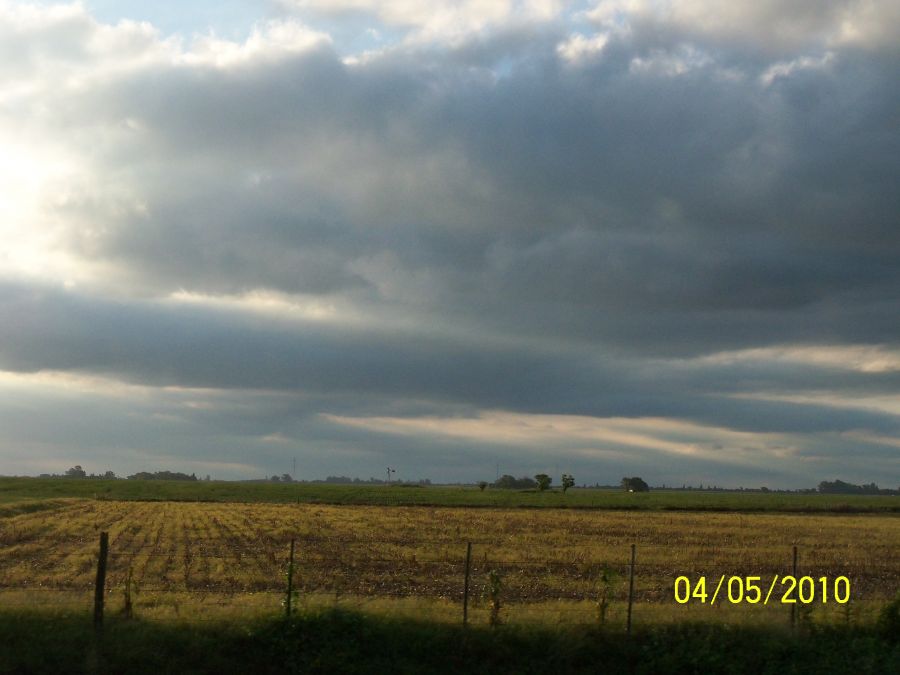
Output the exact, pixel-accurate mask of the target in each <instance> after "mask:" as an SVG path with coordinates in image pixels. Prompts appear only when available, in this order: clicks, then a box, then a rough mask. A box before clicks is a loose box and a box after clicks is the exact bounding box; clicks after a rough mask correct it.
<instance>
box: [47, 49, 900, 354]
mask: <svg viewBox="0 0 900 675" xmlns="http://www.w3.org/2000/svg"><path fill="white" fill-rule="evenodd" d="M497 39H498V40H499V39H500V38H499V37H498V38H497ZM660 39H661V45H662V47H661V46H660V44H647V43H646V42H640V41H636V40H633V39H629V38H628V37H625V36H618V37H617V36H613V37H612V38H611V40H610V43H609V44H608V45H607V46H606V48H605V49H604V51H603V55H602V57H596V58H594V59H593V60H591V59H588V60H586V61H585V62H583V63H577V64H568V63H565V62H564V61H563V60H562V59H561V58H560V56H559V55H558V54H557V52H556V51H555V48H554V47H553V44H554V43H553V41H552V40H549V39H547V40H536V41H521V42H516V41H515V40H514V39H513V38H512V37H510V36H509V35H504V36H503V41H502V42H501V46H502V49H500V48H498V49H499V51H498V52H497V53H496V54H494V53H493V52H490V50H488V52H487V53H488V54H491V55H492V56H491V58H493V59H494V63H490V61H489V60H488V61H487V62H486V59H487V57H485V55H484V50H485V49H487V48H486V47H484V48H483V49H481V51H478V50H475V52H473V51H472V47H471V46H470V45H468V44H467V45H463V46H462V47H460V48H459V49H456V50H449V51H448V50H446V49H443V50H434V49H424V48H423V49H422V50H421V51H419V52H413V53H408V52H391V53H389V54H388V55H385V56H382V57H375V58H373V59H372V60H371V61H370V62H365V63H364V64H361V65H355V66H347V65H345V64H343V63H342V62H341V61H340V60H339V59H338V57H337V55H336V54H335V53H334V52H333V51H332V50H331V49H330V48H329V47H327V46H323V47H320V48H317V49H314V50H311V51H309V52H306V53H303V54H300V55H297V56H291V57H285V58H281V59H278V60H276V61H275V62H272V61H268V60H260V61H258V62H251V63H248V64H247V65H245V66H242V67H236V68H231V69H217V68H212V67H197V68H183V67H182V68H174V69H173V68H170V67H167V66H157V67H155V68H151V69H149V70H145V71H139V72H138V73H135V74H129V75H128V76H127V77H123V78H114V79H112V80H111V81H110V82H109V83H107V84H105V85H103V86H101V87H100V89H99V90H98V91H94V90H91V91H90V92H88V93H87V94H86V95H85V97H83V98H81V97H75V98H74V105H73V100H70V101H69V104H70V109H71V112H70V118H69V124H70V125H72V126H74V127H75V128H78V127H80V126H83V125H85V124H86V123H87V120H90V121H91V123H92V124H98V123H99V124H100V125H101V126H102V127H103V128H107V127H111V126H115V125H116V124H119V123H120V122H121V121H122V120H131V121H132V122H133V123H134V124H135V125H136V127H137V128H138V129H139V131H136V132H134V133H132V134H124V132H123V135H122V137H121V139H120V141H121V142H120V143H117V144H116V145H115V146H110V150H109V152H111V153H113V154H112V155H110V156H106V155H105V154H104V152H103V151H100V152H96V153H90V156H91V158H92V161H93V164H94V166H95V168H96V170H97V171H98V173H104V172H105V171H106V169H107V168H108V165H110V164H113V163H115V166H116V173H117V174H118V175H119V176H120V179H121V180H123V181H125V182H126V183H127V184H128V185H130V186H132V188H131V189H133V190H136V191H137V198H138V200H139V201H140V202H141V203H142V204H143V205H144V207H143V208H141V209H135V210H134V211H133V212H132V213H130V214H129V213H128V212H127V209H126V212H125V213H123V211H122V209H121V208H119V207H121V204H119V203H118V202H116V203H112V204H108V205H107V204H104V199H103V197H102V196H101V197H100V198H99V199H98V200H91V199H85V200H84V201H83V202H82V201H79V200H78V199H77V198H75V199H71V200H70V201H69V202H68V203H67V205H66V206H65V207H64V208H63V212H62V215H63V217H65V218H67V219H69V220H70V221H71V222H75V223H80V224H81V225H80V226H79V227H76V228H73V229H72V230H71V231H70V242H71V244H72V245H73V246H74V248H75V250H77V251H80V252H81V253H82V254H83V255H84V256H85V257H86V258H87V259H90V260H95V261H104V262H106V263H113V264H114V265H115V266H117V267H118V268H119V270H120V274H121V275H123V278H127V279H128V281H127V283H130V284H136V285H137V286H138V287H140V288H143V290H144V292H154V291H155V292H162V293H166V292H170V291H172V290H177V289H182V288H183V289H188V290H192V291H198V292H212V293H221V292H226V293H229V292H231V293H233V292H241V291H245V290H248V289H255V288H275V289H280V290H285V291H288V292H304V293H315V294H332V295H335V294H336V295H342V296H345V297H348V298H351V299H353V300H354V301H356V302H365V303H376V304H378V303H383V304H384V305H385V306H395V307H396V306H399V307H401V308H402V309H403V311H405V312H408V313H409V314H410V315H411V316H422V317H433V315H435V314H440V315H443V316H453V315H457V316H459V317H460V318H466V319H468V320H470V321H471V322H472V323H473V324H474V325H475V328H474V329H475V330H477V326H478V325H482V324H491V325H492V326H493V327H494V328H497V329H499V330H501V331H502V330H514V331H516V332H517V334H520V333H521V332H522V331H526V332H529V333H533V334H547V333H551V332H552V333H553V334H554V335H557V336H558V337H561V338H564V339H565V338H566V337H572V338H575V339H583V338H584V337H586V336H590V335H591V334H594V335H596V336H597V337H599V338H600V339H602V340H603V341H605V342H607V343H610V344H612V345H616V344H618V345H620V346H627V345H634V344H639V345H641V346H642V348H644V349H648V350H650V351H660V352H664V351H666V350H667V349H668V346H667V345H666V344H663V343H664V342H665V341H666V340H667V338H665V337H663V336H666V335H670V334H671V335H673V336H674V339H675V340H678V341H680V342H681V343H682V344H690V345H691V346H692V347H691V348H692V349H694V350H695V351H696V352H697V353H702V352H703V351H705V350H708V349H717V348H735V347H740V346H750V345H754V344H758V343H759V341H760V340H762V341H764V342H765V343H778V342H781V341H787V340H810V339H814V335H815V331H825V333H826V334H829V335H833V336H834V337H835V339H837V340H838V341H844V340H847V341H850V338H849V336H847V337H845V334H848V333H852V334H853V335H854V336H856V337H855V338H854V339H857V340H862V341H867V342H873V343H884V342H894V341H896V338H897V335H898V333H897V331H896V326H895V325H894V324H893V323H892V322H890V321H888V322H887V323H888V324H889V325H885V318H884V316H883V314H882V312H881V309H880V306H881V305H882V304H883V303H884V302H889V301H892V300H894V299H895V298H896V297H898V295H900V266H898V265H897V264H896V262H895V260H896V255H897V254H898V253H900V234H898V233H900V228H898V227H897V216H896V214H897V213H898V212H900V198H898V196H897V191H896V190H894V189H893V177H894V176H896V175H898V174H900V159H898V158H900V152H898V150H900V147H898V134H896V124H897V123H896V110H897V109H898V105H900V94H898V86H897V79H896V77H895V70H896V69H895V68H894V67H893V65H892V63H893V61H892V60H891V59H890V58H888V57H887V56H885V55H884V54H882V53H880V52H874V53H872V52H859V51H853V50H849V49H848V50H844V51H841V52H839V53H837V54H836V55H832V56H831V57H830V58H828V59H824V57H823V59H824V60H823V61H822V63H821V64H815V63H814V64H813V65H812V66H808V67H799V66H798V67H796V68H795V70H791V71H789V72H786V73H784V74H782V75H775V76H772V77H771V78H770V79H771V81H767V82H763V79H764V75H765V73H766V70H767V68H768V67H769V66H770V65H771V64H763V65H760V64H758V63H755V62H752V61H751V62H747V63H737V64H730V66H729V67H730V68H731V69H732V70H733V71H734V72H732V71H727V72H726V71H724V70H723V67H722V65H721V64H720V63H718V62H717V60H716V58H717V57H716V55H715V54H711V55H704V57H703V59H700V60H699V61H698V63H692V62H691V59H694V60H697V59H698V58H699V57H697V56H696V55H693V56H692V55H691V53H688V54H687V55H685V54H684V53H683V50H682V51H679V48H678V47H677V45H676V46H673V47H671V51H669V52H663V53H662V55H660V53H659V49H661V48H665V47H666V45H665V40H663V39H662V38H660ZM486 41H487V42H489V40H487V39H484V38H483V39H481V40H480V42H481V43H484V42H486ZM654 50H656V51H654ZM473 54H474V55H473ZM503 54H506V55H509V56H510V57H511V58H512V59H513V60H512V61H511V65H509V66H504V67H503V72H502V74H501V75H499V76H498V75H496V74H495V73H494V71H492V70H491V68H489V67H488V65H490V66H493V67H498V66H497V63H498V62H499V61H501V60H502V59H501V56H502V55H503ZM667 58H668V59H675V60H676V61H677V60H678V59H681V60H683V61H685V63H686V65H683V67H684V68H685V69H686V70H685V72H684V73H682V74H678V75H673V74H672V73H671V72H668V71H666V70H665V68H664V67H663V66H665V63H663V65H660V66H658V67H656V66H653V59H657V60H662V61H664V62H665V59H667ZM636 59H638V60H640V59H643V60H644V61H645V62H646V63H647V64H650V65H645V67H636V66H635V63H637V61H636ZM660 68H662V70H660ZM123 152H125V153H127V156H126V157H125V160H126V161H124V162H123V157H122V153H123ZM98 221H99V222H100V223H102V227H96V223H97V222H98ZM86 223H93V224H94V225H95V227H88V226H87V225H86ZM88 231H89V232H90V235H89V236H87V235H86V232H88ZM384 256H389V260H385V259H384ZM388 282H390V283H388ZM851 296H852V297H853V298H854V300H853V303H852V306H851V305H850V304H849V303H847V302H845V299H846V298H847V297H851ZM838 307H839V308H840V309H838V312H840V314H839V315H836V314H835V313H834V312H835V308H838ZM640 312H649V313H652V316H651V317H650V318H648V317H647V316H646V315H645V316H640V315H638V316H635V314H636V313H640ZM850 314H853V317H852V318H851V317H850ZM426 320H430V318H429V319H426ZM635 322H637V323H640V324H646V325H641V326H640V328H639V329H633V328H632V327H631V326H632V324H634V323H635ZM711 325H715V326H718V328H717V329H713V330H711V329H710V327H711ZM804 326H808V327H809V328H808V329H804ZM637 330H639V331H640V332H642V333H643V334H644V335H646V336H652V337H651V338H649V339H648V340H644V341H642V340H641V339H640V338H639V337H637V338H636V336H635V335H634V333H635V332H636V331H637ZM635 340H636V342H635ZM654 342H655V343H656V344H653V343H654Z"/></svg>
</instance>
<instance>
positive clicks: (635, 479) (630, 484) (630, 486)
mask: <svg viewBox="0 0 900 675" xmlns="http://www.w3.org/2000/svg"><path fill="white" fill-rule="evenodd" d="M622 489H623V490H627V491H628V492H649V490H650V486H649V485H647V483H646V482H645V481H644V479H643V478H641V477H640V476H632V477H631V478H623V479H622Z"/></svg>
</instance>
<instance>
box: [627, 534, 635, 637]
mask: <svg viewBox="0 0 900 675" xmlns="http://www.w3.org/2000/svg"><path fill="white" fill-rule="evenodd" d="M633 602H634V544H632V545H631V570H630V572H629V575H628V622H627V624H626V628H625V632H626V633H628V635H631V605H632V603H633Z"/></svg>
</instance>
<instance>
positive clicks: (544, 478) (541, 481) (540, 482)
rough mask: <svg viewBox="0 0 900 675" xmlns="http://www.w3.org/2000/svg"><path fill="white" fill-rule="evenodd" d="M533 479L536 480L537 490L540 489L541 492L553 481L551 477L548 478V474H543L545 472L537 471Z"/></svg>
mask: <svg viewBox="0 0 900 675" xmlns="http://www.w3.org/2000/svg"><path fill="white" fill-rule="evenodd" d="M534 479H535V480H536V481H537V487H538V490H540V491H541V492H543V491H544V490H546V489H547V488H549V487H550V483H551V482H552V481H553V479H552V478H550V476H548V475H547V474H545V473H539V474H537V475H536V476H535V477H534Z"/></svg>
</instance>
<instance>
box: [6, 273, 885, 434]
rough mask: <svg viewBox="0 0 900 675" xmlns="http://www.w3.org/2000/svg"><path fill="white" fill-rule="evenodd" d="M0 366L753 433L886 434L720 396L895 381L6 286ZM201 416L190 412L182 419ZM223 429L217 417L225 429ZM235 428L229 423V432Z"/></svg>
mask: <svg viewBox="0 0 900 675" xmlns="http://www.w3.org/2000/svg"><path fill="white" fill-rule="evenodd" d="M0 310H2V313H3V314H4V315H5V316H7V317H14V318H15V320H13V321H7V322H4V324H3V325H2V326H0V345H2V346H0V367H2V368H3V369H5V370H9V371H18V372H36V371H43V370H49V371H73V372H82V373H99V374H104V375H106V376H111V377H114V378H121V379H124V380H127V381H130V382H135V383H142V384H152V385H155V386H179V387H190V388H212V389H236V390H271V391H282V392H293V393H295V394H302V395H303V397H305V398H301V399H298V400H297V405H298V406H300V407H299V408H297V409H294V410H292V411H287V410H284V409H282V408H277V412H274V413H273V414H274V415H275V416H276V417H278V418H284V417H290V416H291V415H303V414H306V415H308V414H310V412H314V411H322V410H328V411H330V412H332V413H344V414H367V415H378V414H380V415H398V414H402V415H413V416H415V415H417V414H423V413H430V414H444V415H446V414H448V412H451V411H455V412H456V413H457V414H466V413H469V414H471V413H472V412H473V411H477V410H480V409H504V410H511V411H518V412H523V413H568V414H580V415H591V416H598V417H617V416H622V417H637V416H651V417H653V416H656V417H672V418H677V419H686V420H691V421H694V422H699V423H703V424H708V425H712V426H716V425H719V426H726V427H730V428H734V429H738V430H747V431H765V432H814V431H842V430H847V429H857V428H867V429H871V430H874V431H878V432H880V433H893V432H895V431H897V430H898V428H900V425H898V420H897V418H896V417H894V416H892V415H888V414H883V413H875V412H870V411H864V410H835V409H833V408H831V407H828V406H822V405H811V404H790V403H784V402H777V403H775V402H769V401H760V400H740V399H734V398H727V396H728V395H732V394H736V393H737V394H748V393H754V392H769V393H770V392H772V391H773V390H774V391H778V390H782V389H788V390H793V391H801V392H802V391H805V390H808V391H818V390H821V389H822V388H823V387H828V388H829V389H830V390H832V391H834V392H844V393H846V394H851V395H852V394H853V393H854V392H859V391H865V392H866V393H869V394H872V393H877V392H879V391H881V392H891V391H896V390H897V388H898V387H900V372H897V371H894V372H886V373H858V372H852V371H849V372H848V371H843V370H840V369H832V370H829V369H827V368H826V369H823V368H821V367H810V366H803V365H798V364H794V365H789V366H783V365H782V366H776V365H772V366H767V365H765V364H763V365H753V364H741V363H737V364H720V365H704V364H699V365H697V364H691V363H685V362H677V361H676V362H666V361H656V362H642V361H640V360H624V361H621V360H620V361H613V360H611V359H606V358H603V357H598V356H597V355H594V354H591V353H590V352H589V351H580V350H579V351H569V352H566V351H557V350H553V349H547V348H535V347H528V346H526V345H515V344H511V343H494V344H489V343H486V342H485V341H483V340H480V339H477V337H476V338H475V339H473V338H470V337H465V336H461V337H460V336H457V337H451V336H438V335H435V334H434V333H429V332H428V331H425V330H416V329H403V328H390V327H386V326H383V325H380V326H379V325H365V324H363V325H357V326H355V327H350V326H349V325H341V324H339V323H338V324H326V323H317V322H312V321H304V322H297V321H294V322H288V321H284V320H279V319H276V318H268V319H266V318H260V317H259V315H252V314H247V313H242V312H237V311H225V310H214V309H209V308H204V307H197V306H192V305H178V304H173V303H157V302H150V301H143V302H133V301H132V302H129V303H122V302H116V301H104V300H99V299H97V298H92V297H84V296H81V295H79V294H76V293H72V292H62V291H56V290H53V289H49V288H34V287H27V286H22V285H13V284H5V285H3V286H2V287H0ZM194 414H195V415H201V416H202V414H203V413H202V412H199V413H196V412H195V413H194ZM231 423H232V422H228V421H227V420H223V421H222V424H223V427H224V428H226V429H227V428H228V427H229V426H230V424H231ZM241 424H243V423H241Z"/></svg>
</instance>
